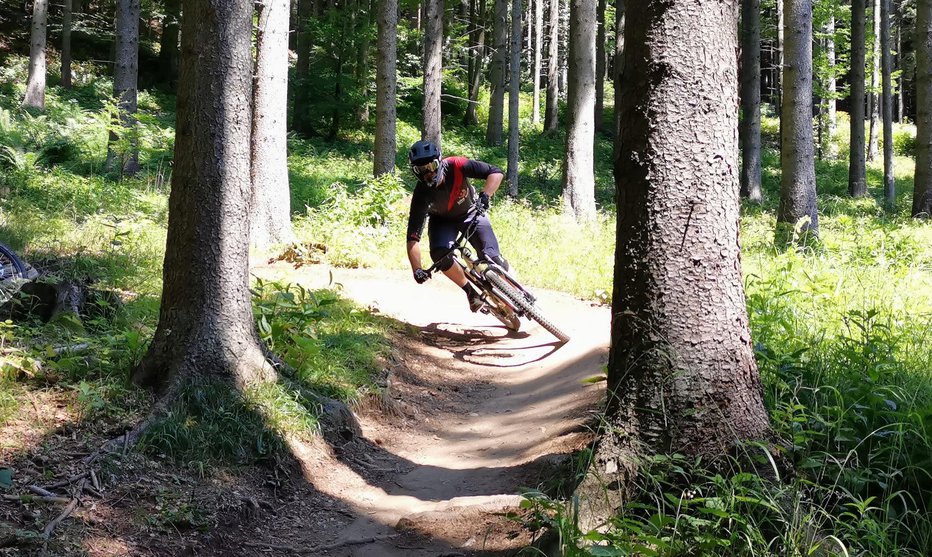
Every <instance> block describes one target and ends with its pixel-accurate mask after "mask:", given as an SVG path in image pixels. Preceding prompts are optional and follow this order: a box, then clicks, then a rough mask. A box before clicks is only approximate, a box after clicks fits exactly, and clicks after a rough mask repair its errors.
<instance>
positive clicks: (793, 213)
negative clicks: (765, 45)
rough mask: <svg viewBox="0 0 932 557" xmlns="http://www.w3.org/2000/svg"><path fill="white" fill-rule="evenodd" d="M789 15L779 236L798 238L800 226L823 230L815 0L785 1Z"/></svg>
mask: <svg viewBox="0 0 932 557" xmlns="http://www.w3.org/2000/svg"><path fill="white" fill-rule="evenodd" d="M783 2H784V4H783V11H784V16H785V18H786V30H785V33H784V37H785V40H786V42H785V43H784V47H783V48H784V50H785V52H786V58H785V59H786V60H787V62H788V63H787V65H786V67H785V68H784V69H783V112H782V113H781V114H780V120H781V121H782V122H783V126H782V127H781V130H782V134H783V137H782V144H783V149H782V150H781V151H780V168H781V178H780V207H779V209H778V211H777V241H778V242H780V243H782V242H786V241H789V240H791V239H792V238H793V234H794V230H795V231H798V232H799V234H800V237H799V238H800V239H803V238H804V237H805V235H808V236H811V237H813V238H816V237H818V235H819V214H818V210H817V206H816V189H815V152H814V149H813V142H812V3H811V2H810V1H809V0H783Z"/></svg>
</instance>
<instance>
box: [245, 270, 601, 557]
mask: <svg viewBox="0 0 932 557" xmlns="http://www.w3.org/2000/svg"><path fill="white" fill-rule="evenodd" d="M254 272H256V273H257V274H258V275H260V276H262V277H264V278H276V277H282V276H287V278H288V280H290V281H294V282H300V283H302V284H303V285H304V286H306V287H311V288H316V287H325V286H327V285H328V284H329V283H330V281H331V273H332V280H333V282H335V283H337V284H339V285H341V287H342V290H343V293H344V295H346V296H347V297H349V298H351V299H353V300H355V301H356V302H357V303H359V304H361V305H363V306H365V307H368V308H370V309H372V310H374V311H377V312H379V313H381V314H383V315H387V316H390V317H392V318H394V319H397V320H399V321H402V322H405V323H408V324H410V325H412V326H414V328H413V329H412V330H414V331H417V332H416V333H415V334H414V335H413V336H412V338H407V339H401V340H400V341H399V342H402V343H403V346H400V347H399V350H398V360H399V361H398V362H397V365H396V366H395V369H393V372H392V374H391V375H390V377H389V381H390V384H389V388H388V389H387V392H388V397H390V398H389V400H388V404H387V405H386V406H387V407H388V408H389V409H390V410H391V411H384V409H383V410H381V411H376V410H373V411H368V412H366V411H363V412H361V415H360V416H359V418H360V423H361V425H362V429H363V437H364V439H361V440H358V441H356V442H354V443H353V445H352V447H347V448H346V449H345V450H344V451H342V452H341V451H340V450H337V453H338V454H337V458H326V457H321V456H319V453H320V451H318V450H309V451H308V452H307V454H306V455H302V460H303V461H304V462H303V465H304V468H305V475H306V477H307V478H308V480H309V481H310V482H311V483H313V485H314V487H315V488H316V489H317V490H319V491H320V492H322V493H324V494H327V495H328V496H330V497H332V498H334V499H337V500H340V501H342V502H343V503H344V504H345V505H346V506H347V508H348V509H351V510H352V513H353V514H354V515H355V519H354V520H353V521H351V523H350V524H348V525H345V526H344V527H343V528H342V529H341V530H340V531H335V532H331V533H330V536H329V540H330V542H331V543H330V544H328V545H337V544H341V543H346V542H349V543H350V545H343V546H341V547H338V548H334V549H332V550H330V551H328V552H327V553H326V554H327V555H347V556H381V557H392V556H428V555H430V556H437V555H466V554H471V553H473V552H477V551H487V552H488V551H493V552H504V553H507V552H508V551H509V550H513V549H515V548H518V547H520V546H521V545H522V544H524V543H526V542H527V541H528V536H527V533H526V532H519V531H518V530H520V528H518V527H517V525H516V524H515V523H513V522H510V521H508V520H507V519H504V518H503V517H502V516H500V515H501V512H500V511H501V510H502V509H506V508H513V507H515V506H517V502H518V501H519V500H520V498H519V497H518V496H517V494H518V492H519V488H521V487H535V486H537V485H540V484H541V483H544V482H546V481H548V480H550V481H551V482H552V480H553V479H554V477H555V476H556V475H558V474H560V473H564V472H565V465H567V464H568V461H569V459H568V457H567V455H568V454H569V453H571V452H572V451H574V450H578V449H580V448H582V447H583V446H585V444H586V443H587V441H588V440H589V433H588V430H587V428H586V423H587V422H589V421H590V420H591V418H592V416H593V413H594V412H595V411H596V410H597V409H598V407H599V404H600V398H601V394H602V390H603V386H604V384H597V385H587V384H585V383H584V382H583V380H584V379H585V378H587V377H592V376H593V375H596V374H598V373H599V372H600V371H601V370H602V368H603V366H604V365H605V363H606V360H607V346H608V337H609V311H608V309H607V308H604V307H593V306H591V305H590V304H589V303H587V302H582V301H579V300H576V299H574V298H572V297H570V296H567V295H564V294H560V293H554V292H548V291H543V290H536V289H535V294H536V295H537V296H538V298H539V300H538V306H539V307H540V308H541V309H542V311H543V312H544V314H545V315H546V316H547V317H548V318H550V319H551V320H552V321H553V322H554V323H556V324H558V326H560V327H561V328H562V329H563V330H564V331H566V332H567V333H568V334H569V335H570V336H571V337H572V338H571V340H570V342H568V343H566V344H560V343H559V342H557V340H556V339H555V338H554V337H553V336H551V335H550V334H549V333H548V332H546V331H545V330H544V329H543V328H541V327H540V326H538V325H537V324H536V323H533V322H529V321H526V320H523V321H522V328H521V331H519V332H517V333H509V331H507V330H506V329H505V328H504V327H503V326H502V325H501V324H500V323H499V322H498V321H496V320H495V318H494V317H491V316H488V315H481V314H473V313H470V312H469V310H468V308H467V306H466V299H465V297H464V295H463V294H462V292H461V291H460V290H459V289H458V288H456V286H454V285H453V284H452V283H450V282H449V281H447V280H445V279H442V278H440V279H439V280H438V279H435V280H431V281H430V282H428V283H426V284H424V285H417V284H416V283H415V282H414V281H413V280H412V279H411V278H410V274H409V273H407V272H402V271H387V272H386V271H373V270H351V269H330V268H327V267H323V266H314V267H307V268H302V269H301V270H299V271H298V274H297V275H295V270H294V269H293V268H291V267H287V266H284V264H277V265H273V266H265V267H261V268H258V269H256V270H255V271H254ZM285 273H287V275H285ZM561 466H564V468H562V469H561V468H560V467H561ZM561 470H562V471H561ZM399 530H400V531H403V532H416V533H417V534H419V538H418V539H420V540H421V542H420V543H416V544H413V545H407V546H405V545H403V544H401V543H399V540H398V531H399ZM369 539H371V541H370V542H369V543H355V542H359V541H361V540H369Z"/></svg>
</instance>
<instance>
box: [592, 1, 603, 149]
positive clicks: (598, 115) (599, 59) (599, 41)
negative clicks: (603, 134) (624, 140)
mask: <svg viewBox="0 0 932 557" xmlns="http://www.w3.org/2000/svg"><path fill="white" fill-rule="evenodd" d="M595 20H596V35H595V110H594V114H593V117H594V121H593V122H594V126H595V131H602V114H603V111H604V103H605V0H599V1H598V4H597V5H596V12H595Z"/></svg>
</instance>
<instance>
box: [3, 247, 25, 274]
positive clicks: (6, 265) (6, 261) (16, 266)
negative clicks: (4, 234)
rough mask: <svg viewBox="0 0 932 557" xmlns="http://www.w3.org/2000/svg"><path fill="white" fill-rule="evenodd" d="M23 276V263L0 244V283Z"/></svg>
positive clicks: (11, 251)
mask: <svg viewBox="0 0 932 557" xmlns="http://www.w3.org/2000/svg"><path fill="white" fill-rule="evenodd" d="M25 276H26V266H25V265H23V262H22V261H20V259H19V257H17V256H16V254H15V253H13V250H11V249H10V248H8V247H7V246H6V245H4V244H0V282H2V281H7V280H12V279H15V278H23V277H25Z"/></svg>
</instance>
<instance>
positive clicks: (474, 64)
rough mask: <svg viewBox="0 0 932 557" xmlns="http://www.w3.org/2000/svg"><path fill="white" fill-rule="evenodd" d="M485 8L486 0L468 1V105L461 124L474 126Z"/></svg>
mask: <svg viewBox="0 0 932 557" xmlns="http://www.w3.org/2000/svg"><path fill="white" fill-rule="evenodd" d="M485 6H486V0H469V26H470V29H469V45H470V49H469V66H468V71H467V76H468V78H469V79H468V81H469V103H468V104H467V105H466V115H465V116H464V117H463V124H465V125H466V126H475V125H476V124H478V123H479V115H478V114H477V109H478V105H479V88H480V87H481V86H482V74H483V60H484V59H485V27H486V25H485Z"/></svg>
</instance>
